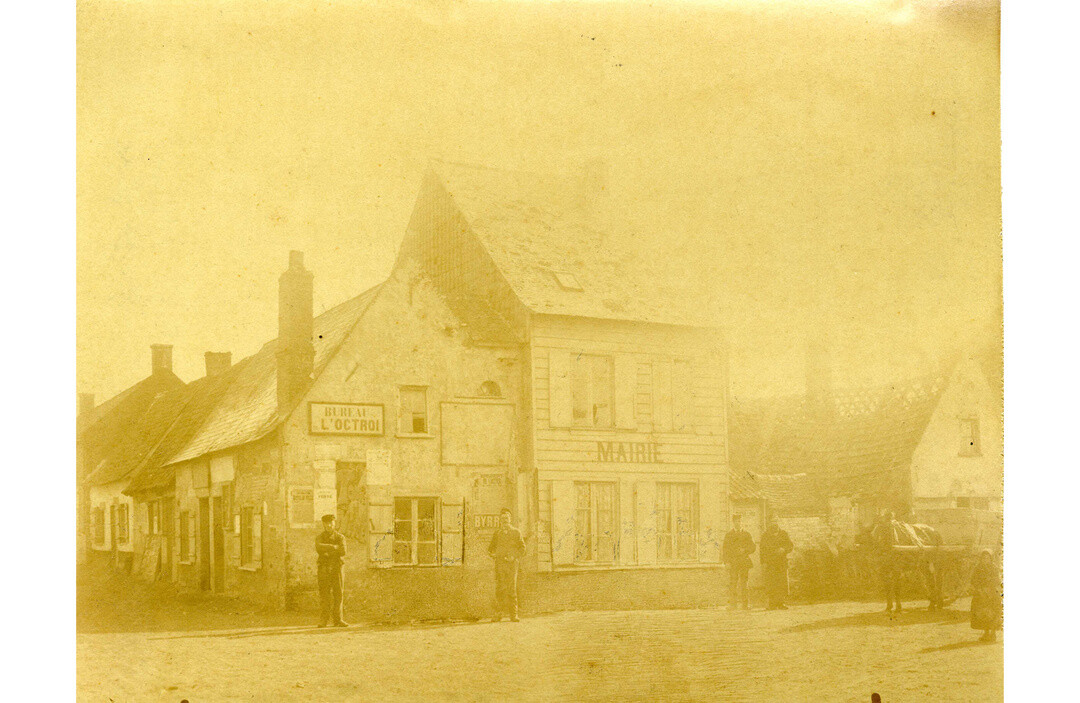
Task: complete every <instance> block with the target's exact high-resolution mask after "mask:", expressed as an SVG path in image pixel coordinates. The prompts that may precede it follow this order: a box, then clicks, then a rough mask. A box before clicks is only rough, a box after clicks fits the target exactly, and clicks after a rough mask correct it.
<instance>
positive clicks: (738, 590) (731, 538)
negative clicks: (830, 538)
mask: <svg viewBox="0 0 1080 703" xmlns="http://www.w3.org/2000/svg"><path fill="white" fill-rule="evenodd" d="M794 548H795V545H794V544H792V542H791V538H790V537H789V536H788V533H787V532H785V531H784V530H782V529H780V526H779V525H777V524H776V521H775V520H769V522H768V525H767V526H766V528H765V532H764V534H762V535H761V544H760V545H755V544H754V538H753V537H751V536H750V533H749V532H747V531H746V530H744V529H742V516H740V515H734V516H732V518H731V530H730V531H728V533H727V534H726V535H724V548H723V553H724V554H723V556H724V563H725V564H727V567H728V574H729V576H730V578H731V586H730V600H729V601H728V608H729V609H731V610H735V609H736V608H739V607H742V608H744V609H746V610H749V609H750V595H749V592H748V591H747V587H746V584H747V580H748V578H749V575H750V568H751V567H752V566H753V561H752V560H751V559H750V555H751V554H753V553H754V551H755V550H759V551H760V558H761V570H762V575H763V580H764V582H765V594H766V597H767V599H768V609H769V610H787V605H785V604H784V601H785V600H786V599H787V595H788V576H787V572H788V561H787V560H788V554H790V553H791V550H793V549H794Z"/></svg>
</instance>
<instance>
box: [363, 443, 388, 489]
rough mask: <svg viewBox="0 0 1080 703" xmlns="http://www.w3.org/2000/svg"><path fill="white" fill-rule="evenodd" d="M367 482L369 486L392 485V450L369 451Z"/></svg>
mask: <svg viewBox="0 0 1080 703" xmlns="http://www.w3.org/2000/svg"><path fill="white" fill-rule="evenodd" d="M367 482H368V485H369V486H389V485H390V450H389V449H369V450H367Z"/></svg>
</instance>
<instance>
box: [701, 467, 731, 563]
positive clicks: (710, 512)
mask: <svg viewBox="0 0 1080 703" xmlns="http://www.w3.org/2000/svg"><path fill="white" fill-rule="evenodd" d="M698 500H699V501H700V505H699V510H698V516H699V517H698V555H699V557H700V559H701V561H703V562H706V563H709V564H719V563H720V545H721V542H722V540H723V539H724V522H725V520H724V515H725V514H726V513H727V505H726V503H727V500H726V498H725V491H724V484H723V483H722V482H721V480H720V479H719V478H716V477H711V476H710V477H707V478H703V479H702V481H701V487H700V489H699V490H698Z"/></svg>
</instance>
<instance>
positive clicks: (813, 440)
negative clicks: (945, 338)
mask: <svg viewBox="0 0 1080 703" xmlns="http://www.w3.org/2000/svg"><path fill="white" fill-rule="evenodd" d="M944 387H945V379H944V378H943V377H940V376H932V377H926V378H921V379H915V380H911V381H907V382H904V383H899V384H892V385H888V386H884V387H880V388H872V389H864V390H861V391H856V392H849V393H843V394H838V395H837V396H835V397H834V398H833V399H832V401H831V403H830V404H828V405H827V406H826V407H825V408H821V407H814V406H812V405H811V404H810V403H808V402H807V401H806V399H805V398H804V397H803V396H791V397H786V398H772V399H767V400H750V401H734V402H733V404H732V412H731V415H730V422H729V433H730V461H731V467H732V472H733V474H747V473H750V474H758V475H760V474H807V475H810V476H815V477H820V482H819V483H818V487H819V489H820V490H823V491H825V492H826V493H827V494H828V495H879V496H897V495H901V494H902V493H903V491H904V487H905V472H906V470H907V468H908V466H909V465H910V463H911V458H912V454H913V453H914V451H915V448H916V447H917V446H918V444H919V442H920V440H921V439H922V435H923V432H924V431H925V430H926V426H927V424H928V423H929V422H930V417H931V415H932V414H933V412H934V409H935V408H936V407H937V403H938V401H939V400H940V397H941V393H942V391H943V390H944Z"/></svg>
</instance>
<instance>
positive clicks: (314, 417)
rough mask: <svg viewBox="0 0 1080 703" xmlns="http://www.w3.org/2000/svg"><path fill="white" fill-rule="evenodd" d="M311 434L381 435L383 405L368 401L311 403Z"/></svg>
mask: <svg viewBox="0 0 1080 703" xmlns="http://www.w3.org/2000/svg"><path fill="white" fill-rule="evenodd" d="M308 416H309V418H310V421H309V424H308V430H309V431H310V432H311V434H339V435H381V434H382V433H383V406H381V405H376V404H366V403H309V404H308Z"/></svg>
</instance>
